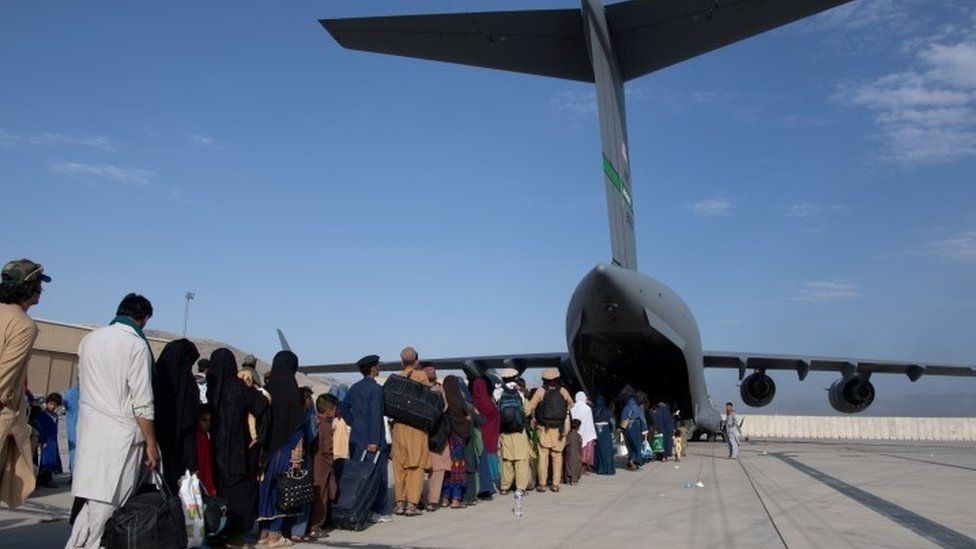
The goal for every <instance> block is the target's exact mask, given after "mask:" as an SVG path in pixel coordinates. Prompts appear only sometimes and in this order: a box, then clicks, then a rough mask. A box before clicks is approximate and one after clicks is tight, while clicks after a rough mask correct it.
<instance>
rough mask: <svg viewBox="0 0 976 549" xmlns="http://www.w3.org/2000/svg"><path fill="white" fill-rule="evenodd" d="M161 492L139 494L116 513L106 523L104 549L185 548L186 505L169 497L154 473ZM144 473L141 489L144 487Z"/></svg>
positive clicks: (167, 489) (157, 475) (145, 476)
mask: <svg viewBox="0 0 976 549" xmlns="http://www.w3.org/2000/svg"><path fill="white" fill-rule="evenodd" d="M152 475H154V477H155V478H154V480H155V481H156V485H157V486H159V487H160V491H159V492H144V493H137V494H136V495H134V496H132V497H130V498H129V501H126V502H125V505H123V506H122V507H120V508H119V509H116V510H115V513H113V514H112V516H111V517H110V518H109V519H108V522H107V523H105V532H104V533H103V534H102V547H105V549H172V548H174V547H186V544H187V538H186V523H185V521H184V519H183V502H182V501H180V498H178V497H176V496H174V495H173V494H171V493H170V491H169V488H168V487H167V486H166V483H164V482H163V481H162V479H160V478H159V473H157V472H155V471H154V472H152ZM147 478H148V474H147V473H146V472H143V473H142V474H141V476H140V480H139V485H140V486H142V485H143V484H145V482H146V480H147Z"/></svg>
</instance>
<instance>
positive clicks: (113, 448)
mask: <svg viewBox="0 0 976 549" xmlns="http://www.w3.org/2000/svg"><path fill="white" fill-rule="evenodd" d="M115 314H116V316H115V319H114V320H112V323H111V324H110V325H108V326H105V327H104V328H98V329H97V330H95V331H93V332H91V333H90V334H88V335H87V336H85V338H84V339H82V340H81V344H80V345H79V347H78V387H79V393H80V394H81V401H80V402H81V405H80V406H79V414H78V445H77V450H76V453H75V470H74V471H72V482H71V491H72V493H73V494H74V496H76V497H78V498H84V499H85V503H84V505H83V506H82V507H81V509H80V511H79V512H78V516H77V517H76V518H75V522H74V526H73V528H72V530H71V537H70V538H69V539H68V543H67V546H66V547H67V548H68V549H74V548H83V547H98V546H99V544H100V543H101V540H102V531H103V530H104V528H105V523H106V522H107V521H108V520H109V518H110V517H111V516H112V515H113V513H115V512H116V510H117V509H118V508H119V507H121V506H122V505H123V504H125V503H126V501H128V499H129V496H130V495H132V494H133V493H134V492H135V489H136V487H137V484H138V480H139V478H140V473H139V471H140V467H141V466H142V465H143V464H145V466H147V467H148V468H149V469H155V468H156V466H157V464H158V463H159V449H158V448H157V447H156V433H155V429H154V425H153V419H154V417H155V414H154V408H153V392H152V384H151V383H150V372H151V370H152V367H153V356H152V351H151V350H150V348H149V343H148V341H147V340H146V337H145V335H144V334H143V333H142V330H143V328H145V327H146V323H147V322H148V321H149V318H150V317H152V314H153V309H152V304H151V303H149V300H148V299H146V298H145V297H143V296H141V295H137V294H129V295H127V296H125V298H123V299H122V302H121V303H120V304H119V307H118V309H117V310H116V313H115Z"/></svg>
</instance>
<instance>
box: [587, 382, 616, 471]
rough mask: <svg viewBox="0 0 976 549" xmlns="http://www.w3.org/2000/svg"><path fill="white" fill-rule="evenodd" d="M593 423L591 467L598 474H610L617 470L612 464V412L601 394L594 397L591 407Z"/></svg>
mask: <svg viewBox="0 0 976 549" xmlns="http://www.w3.org/2000/svg"><path fill="white" fill-rule="evenodd" d="M593 423H594V424H595V425H596V452H595V453H594V456H593V461H594V464H593V467H594V469H596V474H598V475H612V474H615V473H616V472H617V471H616V470H615V468H614V466H613V431H614V421H613V412H611V411H610V408H609V407H608V406H607V399H605V398H603V395H598V396H597V397H596V405H595V406H594V407H593Z"/></svg>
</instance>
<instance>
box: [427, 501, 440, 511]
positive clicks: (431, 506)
mask: <svg viewBox="0 0 976 549" xmlns="http://www.w3.org/2000/svg"><path fill="white" fill-rule="evenodd" d="M440 508H441V507H440V506H438V505H435V504H433V503H428V504H427V507H426V511H427V512H428V513H433V512H434V511H436V510H438V509H440Z"/></svg>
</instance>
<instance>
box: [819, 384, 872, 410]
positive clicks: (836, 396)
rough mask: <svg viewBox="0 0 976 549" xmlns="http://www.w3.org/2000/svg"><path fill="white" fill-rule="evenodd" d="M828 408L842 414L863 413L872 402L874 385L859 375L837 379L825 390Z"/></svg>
mask: <svg viewBox="0 0 976 549" xmlns="http://www.w3.org/2000/svg"><path fill="white" fill-rule="evenodd" d="M827 395H828V396H829V398H830V406H831V407H833V409H834V410H837V411H838V412H841V413H844V414H855V413H857V412H861V411H864V410H865V409H866V408H867V407H868V406H870V405H871V403H872V402H874V385H872V384H871V382H870V381H868V380H867V379H865V378H863V377H861V376H860V375H853V376H851V377H849V378H846V379H838V380H837V381H835V382H833V383H831V384H830V389H828V390H827Z"/></svg>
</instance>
